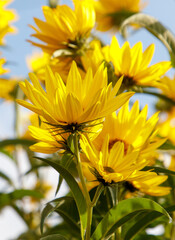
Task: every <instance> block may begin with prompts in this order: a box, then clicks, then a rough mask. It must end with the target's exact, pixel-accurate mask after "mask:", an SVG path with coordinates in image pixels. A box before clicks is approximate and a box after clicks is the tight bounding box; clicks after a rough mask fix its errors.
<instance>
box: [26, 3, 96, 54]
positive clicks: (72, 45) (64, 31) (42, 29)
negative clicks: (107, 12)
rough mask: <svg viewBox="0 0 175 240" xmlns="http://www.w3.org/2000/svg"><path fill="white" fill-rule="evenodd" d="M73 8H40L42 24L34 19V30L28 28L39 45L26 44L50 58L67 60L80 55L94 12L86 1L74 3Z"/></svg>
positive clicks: (92, 23) (64, 6) (93, 18)
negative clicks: (47, 54)
mask: <svg viewBox="0 0 175 240" xmlns="http://www.w3.org/2000/svg"><path fill="white" fill-rule="evenodd" d="M74 5H75V9H74V10H72V9H71V8H70V7H68V6H66V5H58V6H57V7H56V8H50V7H47V6H44V7H43V13H44V17H45V21H42V20H39V19H37V18H34V20H35V23H36V25H37V28H35V27H33V26H31V27H32V28H33V29H34V30H35V32H36V33H34V34H32V36H33V37H36V38H37V39H39V40H40V41H42V42H43V43H41V44H40V43H36V42H33V41H29V42H31V43H32V44H33V45H35V46H37V47H40V48H41V49H42V50H43V51H44V52H46V53H49V54H50V55H51V56H53V54H54V53H55V54H56V55H57V54H58V55H57V56H63V55H64V53H66V55H69V56H70V55H73V56H79V55H81V54H82V51H84V49H85V48H86V39H87V37H88V36H89V34H90V31H91V29H92V28H93V27H94V24H95V11H94V8H93V4H92V3H91V1H89V0H76V1H74ZM63 49H66V50H67V51H66V52H65V51H62V50H63ZM58 50H60V51H58ZM56 51H57V52H56Z"/></svg>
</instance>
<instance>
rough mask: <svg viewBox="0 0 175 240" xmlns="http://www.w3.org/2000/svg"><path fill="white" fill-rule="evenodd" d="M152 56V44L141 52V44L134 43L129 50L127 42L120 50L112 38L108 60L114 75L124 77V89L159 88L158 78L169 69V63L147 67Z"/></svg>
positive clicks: (114, 38)
mask: <svg viewBox="0 0 175 240" xmlns="http://www.w3.org/2000/svg"><path fill="white" fill-rule="evenodd" d="M153 54H154V44H151V45H150V46H149V47H148V48H147V49H146V50H145V51H144V52H142V43H141V42H138V43H136V44H135V45H134V46H133V47H132V48H130V45H129V42H125V43H124V45H123V46H122V48H120V46H119V43H118V41H117V39H116V37H113V39H112V42H111V45H110V46H109V59H108V61H111V62H112V64H113V65H114V71H115V75H116V76H117V77H121V76H122V75H124V80H123V85H124V87H125V88H131V87H133V86H134V85H138V86H152V87H157V86H159V80H160V77H161V76H162V75H163V74H165V73H166V72H167V71H168V70H169V69H170V68H171V62H170V61H164V62H159V63H156V64H154V65H151V66H149V64H150V61H151V59H152V57H153Z"/></svg>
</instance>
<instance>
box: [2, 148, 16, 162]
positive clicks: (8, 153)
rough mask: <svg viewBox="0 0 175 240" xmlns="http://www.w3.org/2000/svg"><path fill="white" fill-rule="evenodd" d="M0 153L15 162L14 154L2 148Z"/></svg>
mask: <svg viewBox="0 0 175 240" xmlns="http://www.w3.org/2000/svg"><path fill="white" fill-rule="evenodd" d="M0 152H1V153H2V154H4V155H6V156H7V157H9V158H10V159H12V160H13V161H14V159H13V156H12V154H11V153H10V152H9V151H7V150H6V149H3V148H0Z"/></svg>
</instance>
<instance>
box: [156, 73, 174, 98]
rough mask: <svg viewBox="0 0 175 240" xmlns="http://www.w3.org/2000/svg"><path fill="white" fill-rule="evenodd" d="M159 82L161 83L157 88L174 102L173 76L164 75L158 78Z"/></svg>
mask: <svg viewBox="0 0 175 240" xmlns="http://www.w3.org/2000/svg"><path fill="white" fill-rule="evenodd" d="M160 82H161V83H162V85H160V86H159V88H160V89H161V90H162V92H163V94H164V95H165V96H167V97H169V98H171V99H172V100H173V101H174V102H175V76H174V78H172V79H171V78H169V77H167V76H164V77H163V78H161V79H160Z"/></svg>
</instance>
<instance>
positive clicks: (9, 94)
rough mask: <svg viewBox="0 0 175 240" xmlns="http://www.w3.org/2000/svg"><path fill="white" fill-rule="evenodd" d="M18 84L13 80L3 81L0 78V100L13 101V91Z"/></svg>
mask: <svg viewBox="0 0 175 240" xmlns="http://www.w3.org/2000/svg"><path fill="white" fill-rule="evenodd" d="M17 84H18V80H15V79H9V80H7V79H3V78H0V89H1V91H0V98H3V99H5V100H14V98H15V90H16V86H17Z"/></svg>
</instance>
